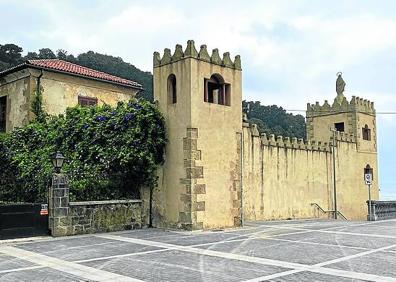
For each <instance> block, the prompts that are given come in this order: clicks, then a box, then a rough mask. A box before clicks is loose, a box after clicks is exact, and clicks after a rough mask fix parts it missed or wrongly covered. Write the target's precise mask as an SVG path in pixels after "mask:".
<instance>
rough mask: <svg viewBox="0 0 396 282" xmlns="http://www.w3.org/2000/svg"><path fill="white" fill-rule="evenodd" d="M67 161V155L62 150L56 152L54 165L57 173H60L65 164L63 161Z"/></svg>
mask: <svg viewBox="0 0 396 282" xmlns="http://www.w3.org/2000/svg"><path fill="white" fill-rule="evenodd" d="M64 161H65V157H64V156H63V155H62V153H61V152H59V151H58V152H56V153H55V154H54V156H53V157H52V165H53V166H54V171H55V172H56V173H60V171H61V168H62V166H63V162H64Z"/></svg>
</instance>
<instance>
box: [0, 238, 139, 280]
mask: <svg viewBox="0 0 396 282" xmlns="http://www.w3.org/2000/svg"><path fill="white" fill-rule="evenodd" d="M0 252H1V253H3V254H6V255H9V256H13V257H17V258H19V259H23V260H27V261H30V262H32V263H35V264H38V265H41V266H44V267H50V268H52V269H55V270H58V271H62V272H66V273H69V274H72V275H75V276H78V277H81V278H83V279H88V280H93V281H120V282H121V281H135V282H136V281H141V280H138V279H134V278H131V277H127V276H123V275H119V274H115V273H111V272H108V271H104V270H100V269H95V268H92V267H88V266H84V265H81V264H77V263H73V262H68V261H65V260H61V259H57V258H52V257H48V256H45V255H42V254H37V253H34V252H30V251H25V250H22V249H18V248H15V247H11V246H4V247H0Z"/></svg>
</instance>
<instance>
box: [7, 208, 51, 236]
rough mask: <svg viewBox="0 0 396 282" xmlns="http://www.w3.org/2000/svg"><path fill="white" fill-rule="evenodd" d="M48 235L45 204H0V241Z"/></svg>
mask: <svg viewBox="0 0 396 282" xmlns="http://www.w3.org/2000/svg"><path fill="white" fill-rule="evenodd" d="M39 235H49V230H48V205H47V204H25V203H24V204H0V240H1V239H14V238H21V237H31V236H39Z"/></svg>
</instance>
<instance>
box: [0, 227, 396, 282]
mask: <svg viewBox="0 0 396 282" xmlns="http://www.w3.org/2000/svg"><path fill="white" fill-rule="evenodd" d="M0 281H227V282H229V281H396V220H387V221H378V222H351V221H317V220H316V221H313V220H305V221H301V220H300V221H272V222H254V223H247V224H246V226H245V227H244V228H240V229H232V230H226V231H207V232H177V231H164V230H160V229H143V230H131V231H123V232H114V233H105V234H95V235H83V236H74V237H67V238H56V239H54V238H41V239H36V240H33V241H29V242H26V241H25V242H1V241H0Z"/></svg>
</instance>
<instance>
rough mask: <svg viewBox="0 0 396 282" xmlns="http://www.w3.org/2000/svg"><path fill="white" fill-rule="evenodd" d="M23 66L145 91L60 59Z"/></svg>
mask: <svg viewBox="0 0 396 282" xmlns="http://www.w3.org/2000/svg"><path fill="white" fill-rule="evenodd" d="M23 65H25V66H28V67H37V68H43V69H47V70H54V71H58V72H65V73H69V74H74V75H78V76H84V77H87V78H93V79H98V80H103V81H108V82H113V83H116V84H120V85H123V86H126V87H133V88H137V89H143V87H142V85H140V84H139V83H137V82H135V81H131V80H128V79H124V78H121V77H117V76H114V75H111V74H108V73H104V72H101V71H97V70H93V69H90V68H87V67H83V66H80V65H76V64H73V63H70V62H66V61H62V60H59V59H42V60H28V61H26V62H25V63H24V64H23ZM4 72H6V71H4Z"/></svg>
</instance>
